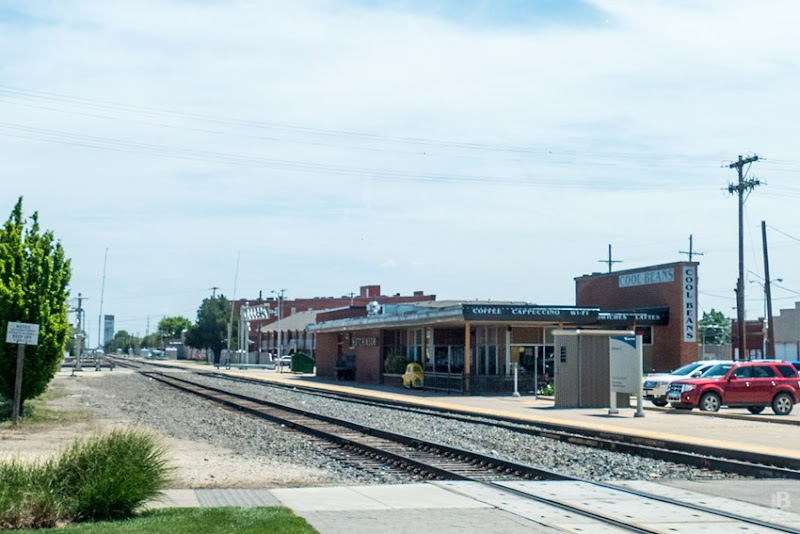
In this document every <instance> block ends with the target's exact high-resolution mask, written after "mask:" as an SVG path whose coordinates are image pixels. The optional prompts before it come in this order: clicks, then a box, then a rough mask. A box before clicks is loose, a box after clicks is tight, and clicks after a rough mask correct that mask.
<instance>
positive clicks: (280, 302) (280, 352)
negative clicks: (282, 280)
mask: <svg viewBox="0 0 800 534" xmlns="http://www.w3.org/2000/svg"><path fill="white" fill-rule="evenodd" d="M285 292H286V290H285V289H279V290H278V291H272V293H275V294H276V295H278V322H277V323H276V325H275V326H276V327H277V328H278V368H280V365H281V363H280V362H281V360H280V358H281V356H283V332H281V319H282V318H283V294H284V293H285ZM281 371H282V369H281Z"/></svg>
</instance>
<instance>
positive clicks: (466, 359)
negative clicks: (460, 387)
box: [464, 321, 472, 393]
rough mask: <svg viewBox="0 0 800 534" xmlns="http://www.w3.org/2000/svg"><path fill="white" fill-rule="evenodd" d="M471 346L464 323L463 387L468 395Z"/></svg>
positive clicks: (467, 328)
mask: <svg viewBox="0 0 800 534" xmlns="http://www.w3.org/2000/svg"><path fill="white" fill-rule="evenodd" d="M471 346H472V341H471V340H470V335H469V321H466V322H465V323H464V377H465V378H466V383H465V385H464V391H465V392H466V393H469V374H470V373H469V370H470V367H471V365H470V363H471V361H470V360H471V359H472V358H471V356H472V355H471V353H470V347H471Z"/></svg>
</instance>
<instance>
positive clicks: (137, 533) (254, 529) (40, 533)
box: [13, 507, 318, 534]
mask: <svg viewBox="0 0 800 534" xmlns="http://www.w3.org/2000/svg"><path fill="white" fill-rule="evenodd" d="M13 532H15V533H18V534H21V533H28V534H106V533H108V532H113V533H114V534H197V533H199V532H202V533H203V534H263V533H265V532H269V533H270V534H318V533H317V531H316V530H315V529H314V528H312V527H311V525H309V524H308V523H307V522H306V520H305V519H303V518H302V517H298V516H296V515H294V514H293V513H292V511H291V510H289V509H288V508H279V507H276V508H174V509H163V510H153V511H150V512H145V513H144V514H142V515H141V516H139V517H135V518H132V519H127V520H125V521H114V522H108V521H105V522H99V523H82V524H77V525H70V526H68V527H65V528H57V529H55V528H54V529H49V528H48V529H40V530H15V531H13Z"/></svg>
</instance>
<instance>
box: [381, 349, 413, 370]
mask: <svg viewBox="0 0 800 534" xmlns="http://www.w3.org/2000/svg"><path fill="white" fill-rule="evenodd" d="M406 365H408V360H406V358H405V356H403V355H402V354H398V353H396V352H395V353H392V354H387V355H386V361H385V362H384V364H383V369H384V371H386V372H387V373H389V374H394V375H400V374H403V373H405V372H406Z"/></svg>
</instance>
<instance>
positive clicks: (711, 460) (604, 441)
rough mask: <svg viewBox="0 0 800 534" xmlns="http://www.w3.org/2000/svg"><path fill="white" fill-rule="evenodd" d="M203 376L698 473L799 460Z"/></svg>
mask: <svg viewBox="0 0 800 534" xmlns="http://www.w3.org/2000/svg"><path fill="white" fill-rule="evenodd" d="M203 374H204V375H208V376H214V377H217V378H222V379H225V380H231V381H235V382H244V383H248V384H257V385H260V386H265V387H276V388H281V389H291V390H300V391H302V392H303V393H305V394H309V395H315V396H319V397H323V398H328V399H335V400H338V401H341V402H351V403H355V404H362V405H367V406H379V407H382V408H386V409H393V410H401V411H403V412H413V413H420V414H425V415H430V414H435V415H436V416H437V417H442V418H445V419H449V420H454V421H461V422H467V423H471V424H478V425H486V426H491V427H493V428H503V429H506V430H510V431H513V432H518V433H521V434H528V435H533V436H539V437H545V438H549V439H553V440H557V441H562V442H565V443H571V444H575V445H582V446H586V447H592V448H596V449H601V450H607V451H611V452H619V453H625V454H631V455H635V456H642V457H645V458H653V459H657V460H664V461H668V462H674V463H680V464H685V465H691V466H693V467H698V468H701V469H707V470H711V471H718V472H721V473H735V474H737V475H741V476H751V477H756V478H791V479H800V461H798V460H796V459H793V458H786V457H783V456H774V455H768V454H755V453H752V452H749V451H748V452H743V451H737V450H730V449H724V448H720V447H712V446H699V445H696V444H690V443H682V442H678V441H670V440H661V439H651V438H643V437H638V436H631V435H626V434H615V433H611V432H600V431H595V430H592V429H586V428H580V427H574V426H569V425H557V424H549V423H542V422H539V421H537V422H535V423H532V422H530V421H525V420H523V419H515V418H503V417H499V416H493V417H491V418H489V417H488V416H475V415H469V414H466V413H457V412H453V411H452V410H443V409H439V408H436V407H428V406H425V407H420V406H419V405H416V404H413V403H406V402H395V401H389V400H383V399H380V400H378V399H374V398H365V397H359V396H352V395H346V394H340V393H336V392H328V391H321V390H319V389H317V388H312V387H303V386H298V385H294V384H293V385H291V386H284V385H282V384H278V383H265V382H264V381H263V380H251V379H247V378H242V377H236V376H231V375H227V374H224V373H215V372H204V373H203Z"/></svg>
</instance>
